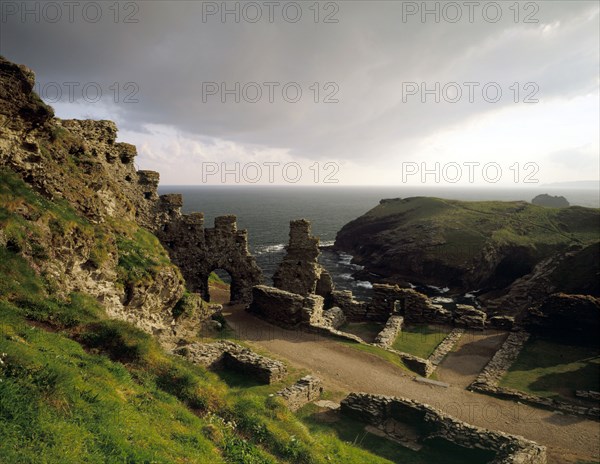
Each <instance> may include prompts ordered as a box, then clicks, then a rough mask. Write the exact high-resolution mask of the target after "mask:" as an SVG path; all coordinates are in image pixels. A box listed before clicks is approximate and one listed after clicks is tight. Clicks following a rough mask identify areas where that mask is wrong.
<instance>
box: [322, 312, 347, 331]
mask: <svg viewBox="0 0 600 464" xmlns="http://www.w3.org/2000/svg"><path fill="white" fill-rule="evenodd" d="M346 322H347V320H346V315H345V314H344V311H342V310H341V309H340V308H338V307H337V306H334V307H333V308H329V309H328V310H326V311H323V325H325V326H328V327H331V328H333V329H339V328H340V327H341V326H343V325H344V324H345V323H346Z"/></svg>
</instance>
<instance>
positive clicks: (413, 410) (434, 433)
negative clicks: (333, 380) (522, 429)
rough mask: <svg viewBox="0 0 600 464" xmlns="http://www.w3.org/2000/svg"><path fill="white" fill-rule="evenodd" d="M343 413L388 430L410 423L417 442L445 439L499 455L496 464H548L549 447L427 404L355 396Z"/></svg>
mask: <svg viewBox="0 0 600 464" xmlns="http://www.w3.org/2000/svg"><path fill="white" fill-rule="evenodd" d="M340 411H341V413H342V414H344V415H346V416H348V417H351V418H353V419H355V420H359V421H362V422H366V423H367V424H370V425H373V426H375V427H378V428H380V429H382V430H384V431H385V430H386V427H385V424H386V423H387V422H388V421H389V420H393V421H396V422H399V423H401V424H406V425H407V426H409V427H410V429H411V430H413V431H416V432H417V433H418V435H419V436H418V438H417V440H418V441H419V442H425V441H427V440H430V439H442V440H446V441H448V442H450V443H453V444H455V445H457V446H461V447H464V448H469V449H473V448H479V449H484V450H488V451H490V452H493V453H495V458H494V460H493V462H492V464H517V463H519V464H546V448H545V447H543V446H540V445H538V444H537V443H535V442H532V441H529V440H526V439H525V438H523V437H520V436H515V435H509V434H506V433H502V432H493V431H490V430H486V429H483V428H480V427H475V426H473V425H469V424H467V423H465V422H462V421H459V420H457V419H455V418H453V417H451V416H448V415H447V414H445V413H443V412H441V411H439V410H437V409H435V408H433V407H431V406H429V405H427V404H423V403H418V402H416V401H413V400H409V399H405V398H397V397H389V396H378V395H370V394H366V393H351V394H350V395H348V396H347V397H346V398H345V399H344V400H342V402H341V407H340Z"/></svg>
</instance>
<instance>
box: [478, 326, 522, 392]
mask: <svg viewBox="0 0 600 464" xmlns="http://www.w3.org/2000/svg"><path fill="white" fill-rule="evenodd" d="M527 340H529V334H528V333H527V332H512V333H510V334H509V335H508V338H507V339H506V341H505V342H504V343H503V344H502V346H501V347H500V349H499V350H498V351H496V354H495V355H494V356H493V357H492V359H491V360H490V362H489V363H488V364H487V365H486V366H485V368H484V369H483V370H482V371H481V372H480V374H479V375H478V376H477V378H476V379H475V381H474V382H473V384H471V387H472V388H473V387H476V386H478V385H490V386H491V385H493V386H496V385H498V382H500V379H502V377H504V374H506V372H507V371H508V369H509V368H510V366H512V365H513V363H514V362H515V361H516V360H517V358H518V357H519V353H520V352H521V350H522V349H523V346H524V345H525V343H526V342H527Z"/></svg>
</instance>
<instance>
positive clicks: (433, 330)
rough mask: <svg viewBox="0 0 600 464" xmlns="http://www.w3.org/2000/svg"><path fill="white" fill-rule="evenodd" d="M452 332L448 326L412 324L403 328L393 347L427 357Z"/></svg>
mask: <svg viewBox="0 0 600 464" xmlns="http://www.w3.org/2000/svg"><path fill="white" fill-rule="evenodd" d="M448 333H450V329H449V328H447V327H431V326H428V325H412V326H406V327H403V328H402V332H400V333H399V334H398V336H397V337H396V340H395V341H394V343H393V345H392V348H394V349H395V350H398V351H402V352H404V353H410V354H413V355H415V356H419V357H420V358H423V359H427V358H428V357H429V356H430V355H431V353H433V351H434V350H435V349H436V348H437V346H438V345H439V344H440V343H441V342H442V341H443V340H444V338H446V336H447V335H448Z"/></svg>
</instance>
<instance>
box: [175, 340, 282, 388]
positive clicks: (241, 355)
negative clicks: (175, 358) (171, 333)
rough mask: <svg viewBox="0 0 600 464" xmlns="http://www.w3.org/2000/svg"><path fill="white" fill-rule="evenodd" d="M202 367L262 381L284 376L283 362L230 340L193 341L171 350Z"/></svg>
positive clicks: (275, 379)
mask: <svg viewBox="0 0 600 464" xmlns="http://www.w3.org/2000/svg"><path fill="white" fill-rule="evenodd" d="M173 353H174V354H177V355H180V356H183V357H185V358H187V359H188V360H190V361H191V362H193V363H194V364H199V365H201V366H204V367H210V368H213V369H218V368H225V369H232V370H234V371H237V372H241V373H243V374H247V375H248V376H249V377H252V378H254V379H256V380H258V381H259V382H262V383H269V384H270V383H274V382H277V381H279V380H281V379H282V378H284V377H285V375H286V374H287V368H286V367H285V364H283V363H282V362H280V361H276V360H274V359H270V358H267V357H265V356H261V355H259V354H256V353H254V352H253V351H251V350H249V349H248V348H244V347H243V346H240V345H238V344H236V343H233V342H230V341H220V342H216V343H206V344H202V343H193V344H190V345H186V346H183V347H180V348H177V349H175V350H174V351H173Z"/></svg>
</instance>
